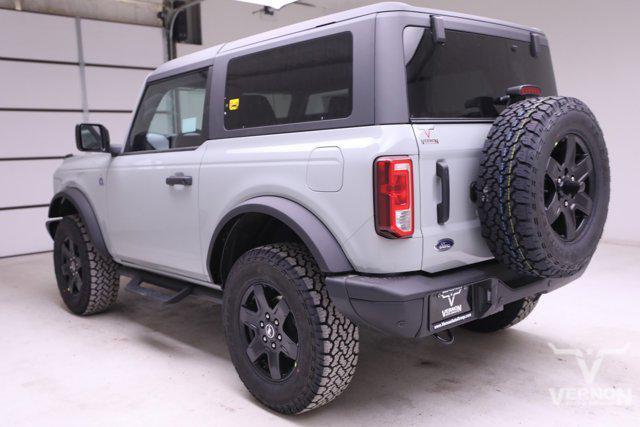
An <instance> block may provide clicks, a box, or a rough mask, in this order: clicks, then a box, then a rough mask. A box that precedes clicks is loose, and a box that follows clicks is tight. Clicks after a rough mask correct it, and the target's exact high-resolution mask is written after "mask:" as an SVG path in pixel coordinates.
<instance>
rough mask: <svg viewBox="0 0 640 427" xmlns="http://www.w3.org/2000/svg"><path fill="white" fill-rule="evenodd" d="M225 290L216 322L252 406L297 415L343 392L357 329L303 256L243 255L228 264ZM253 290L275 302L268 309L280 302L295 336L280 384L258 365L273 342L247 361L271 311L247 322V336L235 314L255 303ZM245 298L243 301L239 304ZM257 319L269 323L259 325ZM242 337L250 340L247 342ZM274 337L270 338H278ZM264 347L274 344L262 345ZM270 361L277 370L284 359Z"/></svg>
mask: <svg viewBox="0 0 640 427" xmlns="http://www.w3.org/2000/svg"><path fill="white" fill-rule="evenodd" d="M225 283H226V284H225V289H224V301H223V320H224V326H225V333H226V337H227V343H228V346H229V352H230V355H231V359H232V361H233V364H234V366H235V368H236V370H237V372H238V374H239V376H240V378H241V380H242V382H243V383H244V384H245V386H246V387H247V389H248V390H249V392H251V394H253V396H255V398H256V399H258V400H259V401H260V402H262V403H263V404H264V405H266V406H268V407H269V408H271V409H273V410H275V411H277V412H280V413H283V414H297V413H301V412H305V411H309V410H311V409H315V408H318V407H320V406H323V405H325V404H327V403H329V402H331V401H332V400H333V399H335V398H336V397H338V396H339V395H340V394H341V393H342V392H343V391H344V390H345V389H346V388H347V387H348V385H349V383H350V381H351V379H352V377H353V375H354V373H355V369H356V364H357V362H358V351H359V338H358V327H357V325H355V324H354V323H352V322H351V321H350V320H349V319H347V318H346V317H344V316H343V315H342V314H341V313H340V312H339V311H338V310H337V309H336V307H335V306H334V305H333V303H332V302H331V300H330V299H329V295H328V293H327V290H326V288H325V285H324V279H323V276H322V274H321V273H320V271H319V269H318V266H317V264H316V262H315V260H314V259H313V257H312V256H311V255H310V254H309V252H308V251H307V250H306V248H304V247H303V246H302V245H299V244H295V243H279V244H271V245H266V246H261V247H258V248H255V249H251V250H249V251H248V252H246V253H245V254H244V255H242V256H241V257H240V258H239V259H238V260H237V261H236V262H235V263H234V265H233V267H232V269H231V271H230V273H229V276H228V278H227V281H226V282H225ZM256 287H259V288H261V289H266V291H264V292H265V293H266V294H267V295H280V297H276V299H275V301H274V305H275V306H277V305H278V301H281V300H285V302H286V303H287V304H288V309H290V314H291V316H292V318H293V321H294V322H295V328H296V331H295V334H291V335H296V336H297V343H296V345H297V359H296V361H295V364H293V365H292V368H291V370H290V372H289V373H288V375H287V376H284V374H283V378H280V379H277V376H276V379H274V377H273V376H270V375H271V374H272V372H271V371H270V370H268V369H267V368H264V363H265V362H264V359H265V358H266V359H267V362H269V363H270V359H269V358H268V357H267V356H269V355H268V354H266V352H267V350H269V345H274V348H275V345H276V344H278V345H279V344H280V343H279V342H278V341H277V339H275V338H269V339H268V340H267V341H265V343H266V348H265V349H262V350H260V351H262V352H264V353H261V356H260V357H259V358H258V359H256V360H255V361H252V360H251V358H250V356H249V354H256V353H249V347H250V346H251V344H252V343H255V342H254V341H253V339H254V338H255V339H257V340H258V341H259V340H260V338H262V339H265V340H266V339H267V337H266V336H265V334H266V332H265V330H266V329H265V328H269V326H268V325H270V324H271V323H270V322H273V319H274V318H276V314H275V312H276V311H277V308H273V307H271V305H269V307H267V310H266V311H265V312H260V319H261V320H260V322H259V323H258V321H257V320H255V321H252V322H250V323H251V325H253V326H252V327H251V328H249V327H248V326H247V323H246V322H243V320H241V319H240V311H241V310H243V309H244V308H246V304H248V303H246V302H243V298H244V301H249V303H251V302H252V301H254V300H253V299H252V298H254V299H255V301H257V299H256V298H257V297H256V296H255V294H253V293H252V292H255V291H252V289H256ZM246 295H249V297H243V296H246ZM247 298H248V299H247ZM256 306H259V304H256ZM243 307H244V308H243ZM256 310H259V307H258V308H256ZM256 313H257V312H256ZM265 313H270V314H271V316H270V317H269V316H267V317H265V316H266V315H265ZM288 319H290V318H288ZM287 321H288V320H285V319H281V322H280V325H281V326H282V327H283V328H284V324H285V322H287ZM247 331H250V332H249V333H250V334H251V335H253V334H254V332H255V334H256V335H254V336H253V338H252V337H247V333H248V332H247ZM252 331H253V332H252ZM270 332H271V334H270V335H271V337H273V336H274V334H273V331H270ZM277 333H278V338H280V335H279V334H280V333H282V334H283V335H284V334H285V332H284V331H282V332H281V331H280V330H278V331H277ZM270 340H273V341H275V342H274V343H273V344H270ZM258 344H259V342H258ZM269 351H270V350H269ZM274 351H275V350H274ZM272 354H273V353H272ZM278 357H280V356H278ZM278 360H280V361H281V362H282V363H284V362H286V361H287V360H288V359H286V358H285V359H281V358H279V359H278ZM260 362H261V363H262V364H261V363H260ZM269 366H270V365H269ZM282 366H283V365H280V367H282ZM289 366H291V365H289ZM269 369H270V368H269ZM279 372H281V373H284V370H280V371H279Z"/></svg>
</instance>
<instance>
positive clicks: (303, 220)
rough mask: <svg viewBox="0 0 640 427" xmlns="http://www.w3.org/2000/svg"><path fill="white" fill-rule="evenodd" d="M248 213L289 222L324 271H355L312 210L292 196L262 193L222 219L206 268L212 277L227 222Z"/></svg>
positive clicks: (210, 245) (211, 245)
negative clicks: (292, 198) (215, 255)
mask: <svg viewBox="0 0 640 427" xmlns="http://www.w3.org/2000/svg"><path fill="white" fill-rule="evenodd" d="M246 213H260V214H265V215H269V216H272V217H273V218H275V219H277V220H279V221H281V222H282V223H284V224H285V225H286V226H288V227H289V228H290V229H291V230H292V231H293V232H294V233H295V234H296V235H297V236H298V237H299V238H300V240H301V241H302V242H303V243H304V244H305V246H306V247H307V248H308V249H309V251H310V252H311V255H313V257H314V258H315V260H316V262H317V263H318V267H320V270H321V271H322V272H323V273H325V274H337V273H348V272H350V271H353V267H352V266H351V263H350V262H349V260H348V259H347V256H346V255H345V253H344V251H343V250H342V247H341V246H340V244H339V243H338V241H337V240H336V238H335V237H334V236H333V234H332V233H331V231H329V229H328V228H327V227H326V226H325V225H324V224H323V223H322V221H320V220H319V219H318V217H316V216H315V215H314V214H313V213H312V212H311V211H309V210H308V209H307V208H305V207H303V206H302V205H300V204H298V203H296V202H293V201H291V200H289V199H285V198H282V197H276V196H260V197H256V198H253V199H249V200H247V201H245V202H243V203H241V204H239V205H238V206H236V207H235V208H234V209H232V210H231V211H229V212H228V213H227V214H226V215H225V216H224V217H222V219H221V220H220V221H219V223H218V225H217V227H216V229H215V231H214V232H213V237H212V239H211V243H210V244H209V251H208V253H207V268H208V270H209V271H208V272H209V276H210V277H211V278H212V279H214V278H215V277H217V272H216V271H212V262H211V261H212V257H213V256H214V254H219V253H221V252H222V251H223V248H221V247H217V248H216V246H217V245H218V246H220V245H222V243H221V242H220V240H222V239H220V237H221V233H222V232H223V230H224V229H225V228H228V227H227V226H228V225H231V224H233V223H234V222H235V220H236V218H238V217H240V216H241V215H242V214H246ZM216 249H217V250H216Z"/></svg>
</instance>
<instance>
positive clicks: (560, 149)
mask: <svg viewBox="0 0 640 427" xmlns="http://www.w3.org/2000/svg"><path fill="white" fill-rule="evenodd" d="M595 173H596V172H595V171H594V168H593V162H592V160H591V153H590V152H589V148H588V146H587V144H586V143H585V142H584V140H583V139H582V138H581V137H580V136H578V135H576V134H568V135H566V136H565V137H564V138H562V139H561V140H559V141H558V142H556V144H555V147H554V148H553V151H552V152H551V156H550V157H549V161H548V162H547V169H546V176H545V183H544V199H545V210H546V215H547V220H548V221H549V225H550V226H551V228H553V230H554V231H555V232H556V234H557V235H558V236H560V238H561V239H563V240H567V241H573V240H575V239H576V238H578V237H579V235H580V233H581V232H582V230H584V229H585V228H586V224H587V222H588V221H589V218H590V217H591V213H592V210H593V200H594V199H595V197H596V190H597V189H596V186H595V185H594V183H595V182H596V180H595V176H594V175H595Z"/></svg>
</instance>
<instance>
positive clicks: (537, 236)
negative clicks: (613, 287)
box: [475, 97, 609, 277]
mask: <svg viewBox="0 0 640 427" xmlns="http://www.w3.org/2000/svg"><path fill="white" fill-rule="evenodd" d="M475 188H476V191H477V204H478V215H479V217H480V222H481V224H482V235H483V236H484V238H485V239H486V241H487V244H488V245H489V248H490V249H491V252H492V253H493V255H494V256H495V258H496V259H497V260H498V261H500V262H501V263H503V264H505V265H507V266H508V267H510V268H511V269H513V270H516V271H518V272H521V273H524V274H527V275H530V276H535V277H564V276H569V275H572V274H574V273H576V272H578V271H579V270H581V269H582V268H583V267H584V266H585V265H587V263H588V262H589V260H590V258H591V256H592V255H593V253H594V251H595V249H596V246H597V244H598V241H599V240H600V237H601V235H602V230H603V227H604V223H605V220H606V217H607V209H608V205H609V160H608V156H607V149H606V146H605V142H604V139H603V136H602V131H601V130H600V127H599V126H598V122H597V121H596V119H595V117H594V115H593V113H591V111H590V110H589V108H588V107H587V106H586V105H585V104H584V103H583V102H581V101H579V100H577V99H575V98H567V97H539V98H530V99H526V100H524V101H521V102H517V103H515V104H512V105H510V106H508V107H507V108H505V110H504V111H503V112H502V113H501V114H500V115H499V116H498V118H497V119H496V120H495V122H494V124H493V127H492V128H491V130H490V132H489V135H488V136H487V140H486V142H485V145H484V149H483V152H482V160H481V163H480V173H479V178H478V181H477V183H476V186H475Z"/></svg>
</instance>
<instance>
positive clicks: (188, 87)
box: [127, 70, 207, 151]
mask: <svg viewBox="0 0 640 427" xmlns="http://www.w3.org/2000/svg"><path fill="white" fill-rule="evenodd" d="M206 87H207V70H200V71H196V72H193V73H189V74H184V75H181V76H178V77H172V78H169V79H166V80H161V81H159V82H157V83H152V84H150V85H149V86H148V87H147V89H146V90H145V93H144V96H143V97H142V102H141V103H140V107H139V108H138V112H137V114H136V118H135V120H134V123H133V128H132V130H131V134H130V135H129V141H128V149H127V151H152V150H170V149H175V148H189V147H197V146H199V145H200V144H202V143H203V142H204V140H205V138H206V135H205V134H204V132H203V124H204V120H205V118H204V106H205V95H206Z"/></svg>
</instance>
